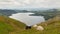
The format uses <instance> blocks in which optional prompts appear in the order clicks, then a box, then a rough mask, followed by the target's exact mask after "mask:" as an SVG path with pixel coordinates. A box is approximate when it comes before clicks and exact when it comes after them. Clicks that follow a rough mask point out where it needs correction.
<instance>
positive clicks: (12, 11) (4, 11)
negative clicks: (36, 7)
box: [0, 9, 17, 16]
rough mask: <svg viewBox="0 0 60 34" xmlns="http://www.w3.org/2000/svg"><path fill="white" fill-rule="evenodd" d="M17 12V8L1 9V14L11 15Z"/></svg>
mask: <svg viewBox="0 0 60 34" xmlns="http://www.w3.org/2000/svg"><path fill="white" fill-rule="evenodd" d="M15 13H17V12H16V11H15V10H7V9H0V15H6V16H10V15H12V14H15Z"/></svg>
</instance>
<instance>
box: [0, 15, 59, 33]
mask: <svg viewBox="0 0 60 34" xmlns="http://www.w3.org/2000/svg"><path fill="white" fill-rule="evenodd" d="M38 25H41V26H43V27H44V29H45V30H43V31H37V30H36V29H35V28H34V27H32V29H28V30H25V29H24V28H25V26H26V25H25V24H23V23H22V22H19V21H17V20H14V19H11V18H9V17H6V16H0V34H60V17H55V18H52V19H49V20H47V21H46V22H44V23H41V24H38Z"/></svg>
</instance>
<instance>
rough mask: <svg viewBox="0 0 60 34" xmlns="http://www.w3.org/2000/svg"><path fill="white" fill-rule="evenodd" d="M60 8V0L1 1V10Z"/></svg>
mask: <svg viewBox="0 0 60 34" xmlns="http://www.w3.org/2000/svg"><path fill="white" fill-rule="evenodd" d="M31 7H32V8H34V7H35V8H60V0H0V8H31Z"/></svg>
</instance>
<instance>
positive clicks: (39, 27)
mask: <svg viewBox="0 0 60 34" xmlns="http://www.w3.org/2000/svg"><path fill="white" fill-rule="evenodd" d="M36 29H37V30H41V31H42V30H44V28H43V27H42V26H37V28H36Z"/></svg>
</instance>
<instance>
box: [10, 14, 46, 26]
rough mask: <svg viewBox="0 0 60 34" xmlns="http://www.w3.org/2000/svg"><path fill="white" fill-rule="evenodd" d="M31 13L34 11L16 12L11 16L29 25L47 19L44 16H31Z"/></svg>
mask: <svg viewBox="0 0 60 34" xmlns="http://www.w3.org/2000/svg"><path fill="white" fill-rule="evenodd" d="M30 14H34V13H16V14H12V15H11V16H9V17H10V18H13V19H16V20H18V21H20V22H22V23H24V24H26V25H27V26H32V25H35V24H39V23H41V22H44V21H45V18H44V16H29V15H30Z"/></svg>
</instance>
